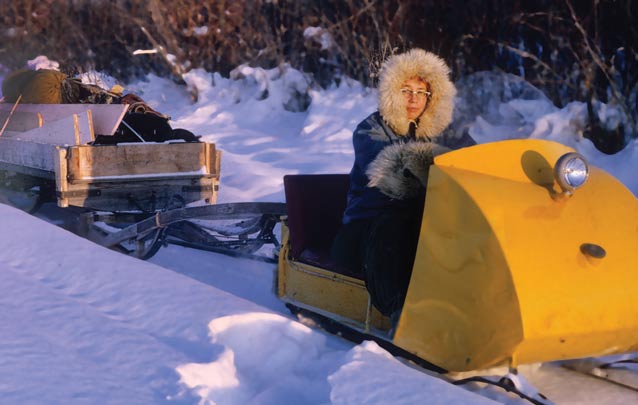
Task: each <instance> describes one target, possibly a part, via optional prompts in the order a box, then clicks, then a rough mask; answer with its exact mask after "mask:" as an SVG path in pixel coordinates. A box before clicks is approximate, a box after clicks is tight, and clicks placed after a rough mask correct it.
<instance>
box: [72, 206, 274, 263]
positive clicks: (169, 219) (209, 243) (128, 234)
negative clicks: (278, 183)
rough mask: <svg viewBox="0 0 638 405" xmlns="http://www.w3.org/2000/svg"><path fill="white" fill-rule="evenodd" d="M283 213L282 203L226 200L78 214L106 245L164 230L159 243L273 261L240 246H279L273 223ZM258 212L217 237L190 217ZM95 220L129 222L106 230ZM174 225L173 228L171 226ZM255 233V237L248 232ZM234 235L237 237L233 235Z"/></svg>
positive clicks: (236, 216)
mask: <svg viewBox="0 0 638 405" xmlns="http://www.w3.org/2000/svg"><path fill="white" fill-rule="evenodd" d="M285 214H286V206H285V204H284V203H267V202H256V203H226V204H216V205H206V206H196V207H185V208H177V209H172V210H167V211H158V212H156V213H155V214H151V215H150V216H148V215H147V216H146V218H144V219H142V220H137V219H139V217H140V216H144V214H141V213H140V214H124V213H103V212H88V213H85V214H82V215H81V222H82V224H83V226H85V232H86V234H87V238H88V239H90V240H92V241H94V242H95V243H98V244H100V245H102V246H105V247H108V248H116V247H117V246H118V245H119V244H121V243H123V242H126V241H130V240H141V239H143V238H145V237H147V236H148V235H149V234H151V233H152V232H156V231H158V230H166V232H167V236H166V237H165V238H163V239H162V240H161V241H160V243H164V244H167V243H172V244H176V245H181V246H185V247H190V248H194V249H200V250H207V251H212V252H217V253H223V254H228V255H232V256H241V257H249V258H253V259H257V260H263V261H272V262H274V260H273V259H270V258H266V257H262V256H257V255H252V254H251V253H252V252H251V251H250V249H249V251H248V253H246V252H245V251H244V249H242V248H243V247H247V248H250V247H251V245H254V246H256V247H257V248H258V247H261V245H263V244H273V245H274V246H275V247H276V248H278V247H279V241H278V240H277V238H276V237H275V235H274V233H273V229H274V226H275V225H276V224H277V223H278V222H279V221H280V219H281V217H282V216H283V215H285ZM251 216H252V217H255V216H259V217H260V218H259V220H258V221H257V225H255V226H252V227H249V228H246V229H244V230H242V231H239V232H237V233H236V234H229V235H225V236H227V237H228V239H227V240H223V239H219V238H217V237H215V236H213V235H210V234H207V233H205V232H206V231H205V230H204V229H203V228H202V227H200V226H198V225H196V224H194V223H192V222H190V220H237V219H243V218H247V217H251ZM97 222H104V223H106V224H117V223H130V222H133V223H132V224H131V225H129V226H127V227H125V228H123V229H121V230H118V231H114V232H111V233H108V234H101V233H98V232H95V231H94V230H93V229H94V227H93V226H92V225H93V224H95V223H97ZM184 224H190V226H189V228H192V229H191V231H190V232H184V231H183V230H181V229H180V227H179V226H180V225H184ZM175 228H176V229H177V231H175V230H174V229H175ZM252 233H258V234H257V236H255V237H249V236H248V235H249V234H252ZM233 237H237V238H233Z"/></svg>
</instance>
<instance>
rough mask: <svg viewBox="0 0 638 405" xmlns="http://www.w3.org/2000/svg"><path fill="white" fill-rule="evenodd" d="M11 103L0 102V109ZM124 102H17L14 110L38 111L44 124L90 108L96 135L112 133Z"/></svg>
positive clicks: (119, 119) (121, 113) (118, 120)
mask: <svg viewBox="0 0 638 405" xmlns="http://www.w3.org/2000/svg"><path fill="white" fill-rule="evenodd" d="M12 107H13V104H10V103H0V111H11V108H12ZM127 108H128V105H126V104H19V105H18V108H17V109H16V112H31V113H40V114H41V115H42V119H43V121H44V125H47V124H48V123H52V122H55V121H58V120H60V119H63V118H66V117H68V116H70V115H72V114H85V113H86V111H88V110H91V112H92V115H93V126H94V130H95V133H96V134H98V135H113V134H114V133H115V130H116V129H117V127H118V126H119V125H120V121H122V118H124V114H126V110H127Z"/></svg>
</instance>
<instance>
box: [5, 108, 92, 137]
mask: <svg viewBox="0 0 638 405" xmlns="http://www.w3.org/2000/svg"><path fill="white" fill-rule="evenodd" d="M92 129H93V126H92V124H91V120H90V116H89V113H87V112H86V111H84V112H83V113H80V114H72V115H71V116H69V117H66V118H63V119H61V120H58V121H55V122H53V123H50V124H46V125H44V126H42V127H40V128H34V129H31V130H29V131H24V132H16V131H6V132H5V133H4V134H3V135H2V137H3V138H4V137H7V138H12V139H16V140H21V141H30V142H37V143H47V144H52V145H78V144H85V143H88V142H91V141H92V140H94V139H95V136H94V134H93V133H92V132H91V131H92Z"/></svg>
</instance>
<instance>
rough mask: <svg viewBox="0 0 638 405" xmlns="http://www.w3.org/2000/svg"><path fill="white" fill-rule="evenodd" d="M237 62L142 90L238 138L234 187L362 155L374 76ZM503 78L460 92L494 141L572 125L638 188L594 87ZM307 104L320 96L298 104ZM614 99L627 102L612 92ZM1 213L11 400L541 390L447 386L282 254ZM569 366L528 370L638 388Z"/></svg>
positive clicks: (605, 163)
mask: <svg viewBox="0 0 638 405" xmlns="http://www.w3.org/2000/svg"><path fill="white" fill-rule="evenodd" d="M38 64H40V65H43V64H44V65H46V60H44V59H43V60H39V61H38ZM47 66H50V65H47ZM232 77H233V78H223V77H221V76H220V75H218V74H211V73H208V72H205V71H202V70H194V71H191V72H190V73H188V74H187V75H186V77H185V80H186V82H187V83H188V85H189V88H191V89H192V88H196V89H197V93H198V101H197V102H195V103H194V104H193V103H192V102H191V101H190V95H189V93H188V91H187V90H186V88H184V87H180V86H178V85H176V84H174V83H173V82H171V81H169V80H165V79H162V78H158V77H156V76H153V75H148V76H147V78H146V79H145V80H144V81H140V82H136V83H131V84H129V85H128V86H126V87H127V88H126V89H125V92H135V93H137V94H139V95H140V96H141V97H142V98H144V99H145V100H146V101H147V102H148V103H149V104H150V105H151V106H152V107H153V108H155V109H157V110H158V111H161V112H163V113H167V114H169V115H170V116H171V117H172V124H173V127H174V128H179V127H181V128H187V129H189V130H191V131H192V132H194V133H195V134H197V135H202V139H204V140H206V141H209V142H215V143H216V145H217V147H218V148H219V149H220V150H222V151H223V156H222V168H221V174H222V175H221V186H220V198H219V202H239V201H279V202H282V201H284V196H283V186H282V177H283V175H285V174H291V173H345V172H347V171H348V170H349V169H350V166H351V164H352V157H353V153H352V147H351V133H352V130H353V129H354V127H355V126H356V125H357V123H358V122H359V121H360V120H362V119H363V118H365V117H366V116H367V115H368V114H370V113H371V112H373V111H374V110H375V108H376V91H375V90H374V89H367V88H364V87H362V86H361V85H360V84H358V83H356V82H352V81H350V80H343V81H342V82H341V84H340V85H339V86H336V87H333V88H330V89H327V90H314V89H311V88H309V84H308V82H307V81H306V79H305V78H304V76H303V74H301V73H300V72H298V71H295V70H293V69H291V68H290V67H288V66H285V65H284V66H282V67H280V68H277V69H272V70H264V69H260V68H250V67H248V66H242V67H240V68H238V69H237V70H236V72H235V73H234V74H233V76H232ZM510 79H511V78H510ZM510 79H508V80H510ZM106 82H108V80H106V81H105V83H106ZM506 82H507V81H506ZM491 83H494V78H493V77H491V76H490V77H483V78H481V86H483V91H484V93H485V95H486V96H485V97H491V96H490V94H492V95H494V94H502V95H503V96H498V97H497V100H492V101H491V102H490V103H478V104H473V105H470V104H468V103H467V102H466V100H463V99H461V98H459V99H458V100H457V106H460V107H459V108H461V107H462V111H461V112H462V113H463V114H465V115H464V116H463V119H464V120H465V121H463V122H462V125H465V126H466V127H467V128H469V130H470V133H471V134H472V135H473V136H474V138H475V139H476V140H477V141H478V142H481V143H483V142H491V141H495V140H498V139H508V138H526V137H531V138H540V139H551V140H556V141H560V142H563V143H565V144H567V145H569V146H571V147H574V148H575V149H576V150H578V151H579V152H580V153H582V154H583V155H585V156H586V158H587V159H589V161H590V162H592V163H593V164H595V165H597V166H600V167H602V168H604V169H605V170H607V171H609V172H610V173H612V174H613V175H614V176H616V177H617V178H618V179H619V180H621V181H622V182H623V183H624V184H625V185H626V186H627V187H628V188H629V189H630V190H632V192H634V193H636V191H637V190H638V179H637V177H638V176H636V175H635V173H636V172H638V143H637V141H635V140H634V141H631V142H630V144H629V145H628V146H627V147H626V148H625V149H624V150H623V151H621V152H620V153H618V154H616V155H613V156H608V155H604V154H602V153H600V152H598V151H597V150H596V149H595V148H594V147H593V145H592V144H591V142H589V141H588V140H586V139H584V138H583V137H582V135H581V134H582V129H583V125H584V117H585V113H586V108H585V107H584V105H583V104H582V103H576V102H574V103H571V104H569V105H567V106H566V107H564V108H561V109H559V108H556V107H555V106H553V105H551V103H550V102H549V101H548V100H547V99H546V98H544V97H542V94H541V95H539V94H538V91H536V92H534V91H531V92H530V91H528V90H529V89H528V90H526V91H519V92H518V93H517V92H515V91H512V89H513V88H514V87H508V86H510V84H507V83H510V82H507V83H506V84H503V83H502V82H501V83H500V84H499V86H500V87H498V89H499V91H501V90H503V91H502V92H501V93H499V92H498V91H496V90H495V91H490V89H496V87H494V88H493V87H491V86H492V84H491ZM519 84H520V83H519ZM494 86H495V85H494ZM503 86H504V87H503ZM505 90H506V91H505ZM463 94H464V93H463V92H462V91H461V92H459V95H460V96H462V95H463ZM530 94H532V96H529V95H530ZM306 95H308V96H309V98H308V99H307V100H306V101H304V97H307V96H306ZM304 102H309V106H308V109H307V111H301V110H300V109H299V108H293V107H295V106H297V107H298V106H299V105H301V104H303V103H304ZM464 102H465V105H464V104H463V103H464ZM295 103H297V104H295ZM605 108H606V110H605V111H604V113H605V114H606V115H605V116H607V117H612V118H613V117H614V116H615V115H614V114H616V112H614V110H613V106H606V107H605ZM0 222H1V223H2V224H3V226H2V230H3V232H2V233H0V244H1V245H2V246H3V249H2V252H1V253H0V286H1V287H0V290H1V292H2V293H1V294H0V306H1V307H2V308H3V310H2V312H1V314H2V315H0V316H1V318H2V322H0V330H1V333H0V336H2V341H1V343H0V398H2V400H1V401H0V402H2V403H20V404H30V403H79V404H84V403H86V404H95V403H113V404H132V403H136V404H137V403H144V404H147V403H178V404H194V403H200V404H248V403H250V404H390V403H392V404H422V403H428V404H468V403H472V404H483V403H507V404H522V403H526V402H525V401H523V400H521V399H519V398H517V397H513V396H511V395H508V394H506V393H505V392H504V391H502V390H500V389H496V388H492V387H487V388H485V387H478V386H470V387H465V388H463V387H457V386H454V385H451V384H448V383H447V382H445V381H443V380H442V379H440V378H438V377H436V376H432V375H430V374H428V373H426V372H424V371H423V370H420V369H418V368H417V367H416V366H414V365H411V364H410V363H407V362H405V361H403V360H401V359H397V358H394V357H392V356H391V355H390V354H389V353H388V352H386V351H385V350H384V349H382V348H380V347H379V346H378V345H377V344H375V343H373V342H363V343H361V344H359V345H356V344H353V343H351V342H348V341H345V340H343V339H341V338H339V337H337V336H333V335H329V334H327V333H325V332H323V331H322V330H321V329H319V328H316V327H311V326H312V325H310V326H309V325H306V324H302V323H300V322H299V321H298V320H297V319H296V318H294V317H293V316H292V315H290V314H289V313H288V311H287V309H286V308H285V306H284V304H283V303H282V302H281V301H279V300H278V299H277V297H276V294H275V293H274V287H273V282H274V273H275V271H276V265H274V264H270V263H264V262H258V261H251V260H247V259H239V258H231V257H227V256H222V255H217V254H213V253H209V252H203V251H195V250H190V249H187V248H182V247H178V246H169V247H167V248H163V249H161V250H160V251H159V252H158V254H157V255H156V256H155V257H153V258H152V259H151V260H150V261H147V262H144V261H139V260H136V259H133V258H131V257H127V256H124V255H122V254H119V253H115V252H113V251H109V250H107V249H104V248H102V247H100V246H97V245H95V244H93V243H91V242H89V241H86V240H84V239H81V238H79V237H77V236H75V235H73V234H71V233H69V232H67V231H65V230H64V229H62V228H59V227H57V226H55V225H53V224H52V223H51V222H55V221H53V220H52V219H51V218H49V217H47V213H46V212H45V213H41V214H39V215H38V217H34V216H30V215H27V214H25V213H23V212H21V211H18V210H16V209H14V208H11V207H9V206H5V205H1V204H0ZM567 373H568V371H566V370H564V369H562V368H560V367H557V366H555V365H552V364H549V365H543V366H542V367H536V368H532V369H531V370H530V371H529V372H528V373H523V375H524V376H525V378H526V379H527V381H528V382H530V383H531V384H532V385H534V386H543V387H547V388H548V390H549V392H545V393H546V394H548V395H549V397H550V398H552V399H554V400H555V401H557V403H579V402H581V401H582V402H581V403H583V402H586V401H591V402H592V403H629V402H631V401H632V400H635V398H636V396H635V393H631V392H629V394H628V393H627V390H623V389H621V388H618V387H613V386H611V387H610V385H609V384H608V385H605V386H602V385H600V384H602V383H601V382H599V381H595V380H592V379H591V378H588V377H578V378H566V377H565V376H566V375H567ZM632 395H633V396H632Z"/></svg>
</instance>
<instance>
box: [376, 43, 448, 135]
mask: <svg viewBox="0 0 638 405" xmlns="http://www.w3.org/2000/svg"><path fill="white" fill-rule="evenodd" d="M449 74H450V68H449V67H448V66H447V64H446V63H445V61H444V60H443V59H441V58H440V57H438V56H436V55H435V54H433V53H431V52H426V51H424V50H423V49H416V48H415V49H412V50H410V51H408V52H406V53H402V54H397V55H393V56H392V57H390V58H389V59H388V60H387V61H385V62H384V63H383V66H382V68H381V76H380V80H379V112H380V113H381V116H382V117H383V119H384V121H385V122H387V123H388V125H389V126H390V128H392V130H393V131H394V132H395V133H396V134H397V135H399V136H402V135H405V134H407V133H408V129H409V126H410V121H409V120H408V118H407V116H406V111H405V107H406V102H405V98H404V97H403V96H402V95H401V92H400V90H401V85H402V84H403V83H404V82H405V81H406V80H408V79H410V78H412V77H415V76H417V77H420V78H422V79H424V80H425V81H426V82H427V83H428V84H429V91H430V92H431V93H432V96H431V97H430V99H429V100H428V103H427V106H426V108H425V111H424V112H423V114H421V116H420V117H419V122H418V126H417V128H416V136H417V138H426V137H429V138H433V137H436V136H438V135H439V134H440V133H441V132H442V131H443V130H444V129H445V128H446V127H447V126H448V125H449V124H450V122H451V121H452V111H453V110H454V96H455V95H456V88H455V87H454V84H452V82H451V81H450V78H449Z"/></svg>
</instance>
